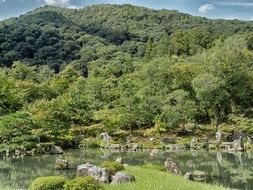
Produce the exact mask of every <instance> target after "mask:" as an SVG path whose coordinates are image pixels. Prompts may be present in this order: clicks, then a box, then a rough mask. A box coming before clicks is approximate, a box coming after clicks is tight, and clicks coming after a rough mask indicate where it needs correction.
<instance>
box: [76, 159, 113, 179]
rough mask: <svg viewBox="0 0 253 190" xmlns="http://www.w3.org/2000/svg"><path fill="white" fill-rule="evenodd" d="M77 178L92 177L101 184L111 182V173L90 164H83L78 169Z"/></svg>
mask: <svg viewBox="0 0 253 190" xmlns="http://www.w3.org/2000/svg"><path fill="white" fill-rule="evenodd" d="M77 176H78V177H82V176H91V177H93V178H94V179H95V180H97V181H99V182H101V183H109V182H110V172H109V171H107V170H106V169H105V168H100V167H98V166H95V165H93V164H90V163H86V164H82V165H79V166H78V167H77Z"/></svg>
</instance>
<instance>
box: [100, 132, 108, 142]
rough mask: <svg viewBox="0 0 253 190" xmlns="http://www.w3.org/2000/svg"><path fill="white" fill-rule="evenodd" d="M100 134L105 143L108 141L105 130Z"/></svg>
mask: <svg viewBox="0 0 253 190" xmlns="http://www.w3.org/2000/svg"><path fill="white" fill-rule="evenodd" d="M100 136H101V137H102V139H103V141H104V142H105V143H106V144H109V143H110V136H109V134H108V133H107V132H104V133H101V134H100Z"/></svg>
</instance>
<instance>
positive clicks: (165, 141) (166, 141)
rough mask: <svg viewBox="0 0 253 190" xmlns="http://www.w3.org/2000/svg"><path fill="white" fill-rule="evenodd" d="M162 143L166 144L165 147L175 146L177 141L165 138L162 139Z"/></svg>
mask: <svg viewBox="0 0 253 190" xmlns="http://www.w3.org/2000/svg"><path fill="white" fill-rule="evenodd" d="M160 142H161V143H162V144H165V145H168V144H174V143H176V139H174V138H168V137H163V138H161V140H160Z"/></svg>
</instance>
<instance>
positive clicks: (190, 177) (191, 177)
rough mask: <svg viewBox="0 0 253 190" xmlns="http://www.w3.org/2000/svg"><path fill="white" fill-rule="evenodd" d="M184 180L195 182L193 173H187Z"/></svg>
mask: <svg viewBox="0 0 253 190" xmlns="http://www.w3.org/2000/svg"><path fill="white" fill-rule="evenodd" d="M184 178H185V179H186V180H190V181H193V174H192V173H191V172H187V173H186V174H185V175H184Z"/></svg>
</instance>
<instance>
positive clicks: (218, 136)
mask: <svg viewBox="0 0 253 190" xmlns="http://www.w3.org/2000/svg"><path fill="white" fill-rule="evenodd" d="M215 137H216V142H217V143H220V142H221V141H222V133H221V132H220V131H217V132H216V134H215Z"/></svg>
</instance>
